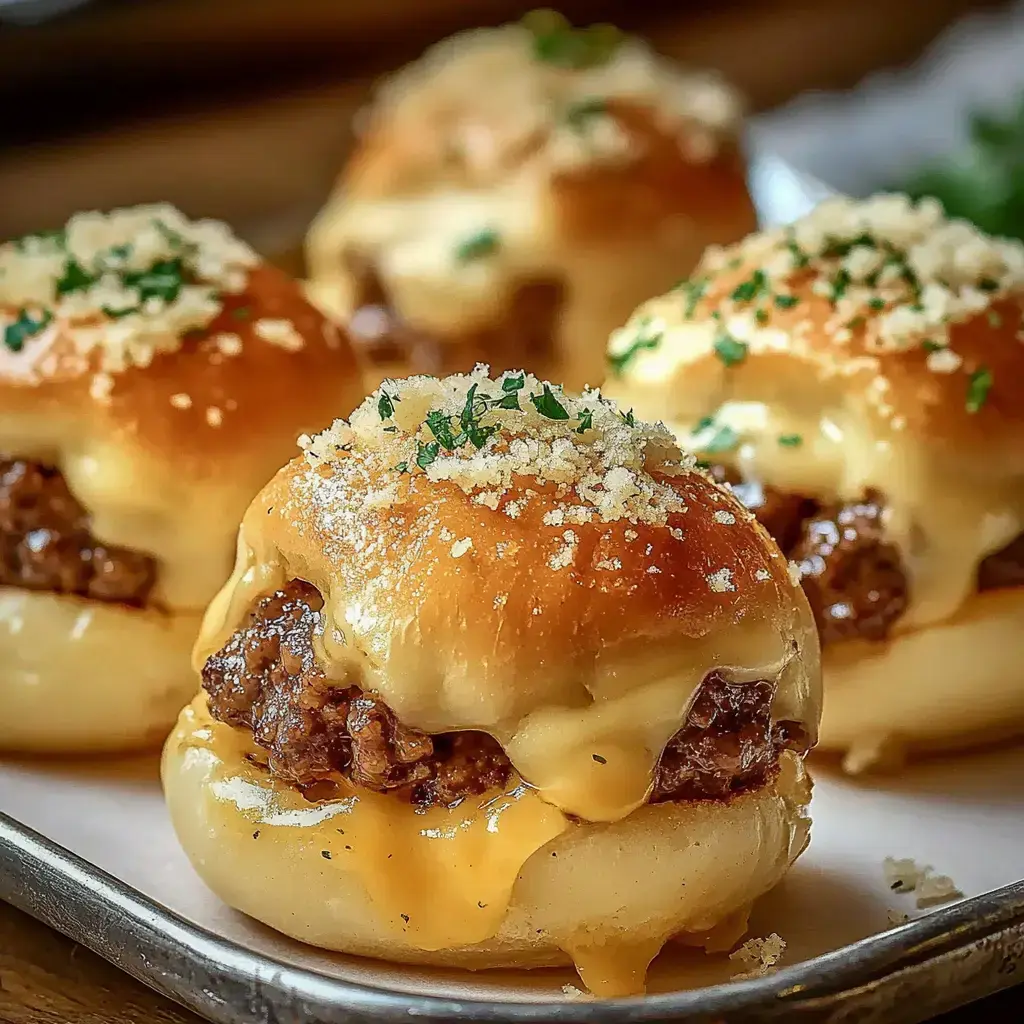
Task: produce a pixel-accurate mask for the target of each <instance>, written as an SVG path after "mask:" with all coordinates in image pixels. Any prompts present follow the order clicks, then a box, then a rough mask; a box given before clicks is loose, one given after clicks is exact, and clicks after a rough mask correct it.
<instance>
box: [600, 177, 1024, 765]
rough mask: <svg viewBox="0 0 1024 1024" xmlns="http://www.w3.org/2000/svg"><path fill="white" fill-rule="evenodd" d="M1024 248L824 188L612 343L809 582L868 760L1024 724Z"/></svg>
mask: <svg viewBox="0 0 1024 1024" xmlns="http://www.w3.org/2000/svg"><path fill="white" fill-rule="evenodd" d="M1022 309H1024V246H1022V245H1021V244H1020V243H1019V242H1016V241H1008V240H1004V239H996V238H990V237H988V236H986V235H984V234H982V233H981V232H980V231H978V230H977V229H975V228H974V227H972V226H970V225H969V224H967V223H966V222H964V221H958V220H948V219H946V218H945V217H944V216H943V214H942V211H941V209H940V208H939V206H938V205H937V204H936V203H934V202H930V201H922V202H919V203H914V202H912V201H910V200H909V199H907V198H906V197H904V196H900V195H883V196H877V197H875V198H872V199H868V200H864V201H853V200H848V199H836V200H831V201H829V202H826V203H825V204H823V205H822V206H820V207H819V208H818V209H817V210H816V211H815V212H813V213H812V214H810V215H809V216H807V217H805V218H804V219H803V220H801V221H798V222H797V223H796V224H795V225H793V226H792V227H791V228H788V229H784V230H778V231H773V232H769V233H764V234H758V235H753V236H751V237H750V238H748V239H747V240H746V241H745V242H743V243H741V244H740V245H738V246H736V247H734V248H731V249H727V250H725V251H716V252H711V253H709V254H708V256H707V258H706V259H705V260H704V262H703V265H702V266H701V267H700V268H699V269H698V272H697V275H696V276H695V277H694V278H693V279H692V280H691V281H689V282H688V283H686V284H684V285H683V286H681V287H680V288H678V289H677V290H675V291H674V292H671V293H669V294H668V295H666V296H664V297H662V298H660V299H656V300H654V301H653V302H651V303H649V304H647V305H646V306H644V307H642V308H641V309H640V310H639V311H638V312H637V314H636V315H635V317H634V318H633V319H632V320H631V321H630V323H629V325H628V326H627V327H626V328H625V329H624V330H621V331H619V332H617V333H616V334H615V335H614V336H613V338H612V342H611V348H610V359H611V381H610V385H609V386H610V390H611V391H612V392H613V393H614V394H617V395H618V396H619V397H620V399H621V400H623V401H628V402H630V403H633V404H635V405H636V407H637V409H638V411H642V413H643V415H645V416H651V417H657V418H660V419H664V420H666V421H667V422H669V423H670V424H671V425H673V426H674V428H675V429H676V432H677V433H678V434H679V435H680V436H681V437H683V438H685V441H684V443H687V444H691V445H692V446H693V447H694V448H695V449H696V450H698V451H701V452H703V455H702V458H704V459H706V460H707V461H708V462H709V463H711V464H713V470H714V472H715V473H717V474H718V475H719V477H720V478H721V479H724V480H727V481H729V482H731V483H732V485H733V488H734V493H735V494H736V495H737V496H738V497H740V498H741V499H742V500H743V501H744V502H745V503H746V504H747V505H748V506H749V507H750V508H752V509H753V510H754V512H755V514H756V515H757V516H758V518H759V519H760V520H761V521H762V522H763V523H764V525H765V526H766V527H767V528H768V530H769V531H770V532H771V533H772V534H773V535H774V536H775V537H776V539H777V540H778V541H779V543H780V545H781V546H782V548H783V550H784V551H785V552H786V554H787V555H788V556H789V557H790V558H791V559H793V561H794V563H795V565H796V567H797V569H798V571H799V573H800V575H801V577H802V580H803V586H804V589H805V591H806V592H807V596H808V598H809V599H810V602H811V606H812V608H813V609H814V612H815V616H816V618H817V622H818V627H819V629H820V632H821V640H822V644H823V648H824V653H823V662H824V674H825V695H826V696H825V708H824V718H823V722H822V741H821V745H822V746H823V747H825V748H828V749H834V750H838V751H844V752H846V754H847V755H848V756H847V766H848V767H849V768H850V769H854V770H855V769H857V768H861V767H866V766H867V765H869V764H872V763H877V764H879V765H883V764H884V763H885V762H886V761H892V760H894V759H899V758H900V757H902V756H903V755H904V754H905V753H907V752H913V751H925V750H931V749H935V748H947V747H955V746H960V745H965V744H969V743H974V742H976V741H977V740H979V739H988V738H992V737H996V736H999V735H1001V734H1006V733H1011V732H1017V731H1020V730H1021V729H1022V727H1024V685H1022V678H1024V677H1022V674H1021V668H1020V664H1019V662H1020V651H1021V643H1020V630H1021V624H1022V622H1024V534H1022V531H1024V383H1022V382H1024V324H1022Z"/></svg>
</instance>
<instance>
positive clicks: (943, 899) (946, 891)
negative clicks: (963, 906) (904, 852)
mask: <svg viewBox="0 0 1024 1024" xmlns="http://www.w3.org/2000/svg"><path fill="white" fill-rule="evenodd" d="M934 870H935V869H934V868H933V867H932V866H931V865H930V864H924V865H919V864H917V863H916V862H915V861H914V860H913V859H912V858H910V857H903V858H895V857H886V858H885V860H884V861H883V863H882V871H883V873H884V874H885V881H886V884H887V885H888V886H889V888H890V889H892V891H893V892H897V893H901V894H906V893H916V894H917V899H916V901H915V902H916V904H917V908H918V909H919V910H925V909H927V908H928V907H934V906H938V905H939V904H941V903H949V902H951V901H952V900H955V899H959V898H960V897H962V896H963V893H962V892H961V891H960V890H959V889H958V888H957V887H956V884H955V883H954V882H953V879H952V878H950V877H949V876H948V875H936V874H933V872H934Z"/></svg>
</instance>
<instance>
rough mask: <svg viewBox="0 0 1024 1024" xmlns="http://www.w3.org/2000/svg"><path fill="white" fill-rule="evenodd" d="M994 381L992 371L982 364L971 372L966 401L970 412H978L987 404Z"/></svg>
mask: <svg viewBox="0 0 1024 1024" xmlns="http://www.w3.org/2000/svg"><path fill="white" fill-rule="evenodd" d="M993 382H994V378H993V376H992V371H991V370H990V369H988V367H986V366H982V367H981V368H980V369H978V370H975V371H974V373H972V374H971V376H970V379H969V381H968V384H967V402H966V406H967V411H968V412H969V413H976V412H978V411H979V410H980V409H981V407H982V406H983V405H984V404H985V402H986V401H987V400H988V393H989V391H991V390H992V384H993Z"/></svg>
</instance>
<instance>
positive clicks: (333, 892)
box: [162, 699, 810, 996]
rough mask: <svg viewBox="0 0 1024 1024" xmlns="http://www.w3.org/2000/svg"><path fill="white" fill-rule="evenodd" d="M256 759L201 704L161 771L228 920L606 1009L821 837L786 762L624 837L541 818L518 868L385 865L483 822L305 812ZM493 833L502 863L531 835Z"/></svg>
mask: <svg viewBox="0 0 1024 1024" xmlns="http://www.w3.org/2000/svg"><path fill="white" fill-rule="evenodd" d="M254 750H255V754H256V756H258V753H259V751H258V748H254ZM246 752H253V751H250V750H248V748H247V747H246V746H245V743H244V741H243V740H242V736H241V734H240V733H239V732H238V731H237V730H232V729H230V728H229V727H228V726H225V725H222V724H220V723H219V722H214V721H213V720H212V719H211V718H210V717H209V715H208V713H207V711H206V708H205V703H204V702H203V700H202V699H198V700H197V701H196V702H195V703H194V704H192V705H191V706H189V707H187V708H186V709H185V710H184V711H183V712H182V715H181V718H180V719H179V722H178V726H177V728H176V729H175V730H174V732H173V733H172V734H171V737H170V739H169V740H168V741H167V745H166V747H165V749H164V756H163V766H162V776H163V784H164V791H165V793H166V796H167V802H168V808H169V810H170V814H171V820H172V822H173V823H174V827H175V830H176V831H177V833H178V837H179V839H180V841H181V843H182V845H183V846H184V848H185V851H186V853H187V854H188V856H189V858H190V860H191V861H192V863H193V865H194V867H195V869H196V871H197V872H198V873H199V874H200V875H201V876H202V878H203V880H204V881H205V882H206V883H207V885H209V886H210V888H211V889H213V891H214V892H215V893H216V894H217V895H218V896H220V897H221V898H222V899H223V900H224V901H225V902H226V903H228V904H229V905H230V906H232V907H235V908H237V909H239V910H242V911H244V912H245V913H247V914H249V915H251V916H252V917H254V918H256V919H257V920H259V921H262V922H263V923H265V924H268V925H270V926H271V927H273V928H276V929H277V930H279V931H282V932H284V933H285V934H286V935H290V936H292V937H293V938H296V939H300V940H301V941H303V942H309V943H312V944H313V945H316V946H320V947H323V948H326V949H336V950H340V951H343V952H347V953H354V954H357V955H360V956H372V957H379V958H381V959H386V960H391V961H397V962H401V963H421V964H436V965H441V966H446V967H461V968H469V969H479V968H487V967H543V966H549V965H557V964H565V963H571V962H574V961H575V963H576V966H577V968H578V970H579V971H580V974H581V976H582V977H583V980H584V982H585V983H586V984H587V985H588V987H590V988H591V990H592V991H593V992H594V993H595V994H600V995H603V996H614V995H630V994H634V993H636V992H638V991H642V987H643V978H644V974H645V972H646V968H647V965H648V963H649V962H650V960H651V959H652V958H653V957H654V956H655V955H656V954H657V953H658V951H659V950H660V949H661V947H662V946H663V945H664V943H665V941H666V939H668V938H669V937H675V938H677V939H680V940H682V941H685V942H687V943H689V944H692V945H697V946H705V947H707V948H709V949H710V950H712V951H716V950H719V951H720V950H725V949H729V948H730V947H731V946H732V945H733V943H734V942H736V941H737V940H738V938H739V937H740V936H741V935H742V934H743V932H744V931H745V929H746V919H747V914H748V912H749V909H750V905H751V904H752V903H753V902H754V900H756V899H757V897H759V896H760V895H762V894H763V893H764V892H766V891H767V890H769V889H770V888H772V887H773V886H774V885H775V884H776V883H777V882H778V881H779V880H780V879H781V878H782V877H783V875H784V874H785V873H786V871H787V870H788V868H789V866H790V864H791V863H792V862H793V860H795V859H796V857H797V856H798V855H799V854H800V853H801V852H802V850H803V849H804V847H805V846H806V843H807V839H808V830H809V825H810V822H809V820H808V818H807V816H806V809H807V804H808V801H809V798H810V780H809V779H808V778H807V776H806V775H805V774H804V771H803V767H802V764H801V762H800V760H799V759H798V758H796V757H795V756H794V755H792V754H790V753H788V752H787V753H786V754H784V755H783V762H782V770H781V772H780V774H779V776H778V778H777V779H775V780H774V781H773V782H771V783H770V784H768V785H767V786H765V787H764V788H763V789H760V790H757V791H755V792H752V793H748V794H745V795H743V796H740V797H737V798H736V799H734V800H732V801H729V802H728V803H718V802H715V801H697V802H693V803H663V804H656V805H651V806H646V807H642V808H640V809H638V810H636V811H634V812H633V813H632V814H630V815H629V817H627V818H625V819H623V820H622V821H619V822H616V823H614V824H611V825H595V824H591V823H589V822H585V821H580V820H577V821H572V822H562V821H559V822H558V823H557V825H552V824H550V823H548V822H547V820H546V819H545V822H544V823H545V825H547V826H548V827H547V828H542V829H541V830H540V831H539V837H540V845H538V846H537V847H536V848H535V849H531V848H529V847H528V846H527V847H524V851H523V852H524V853H525V856H524V858H523V862H522V865H521V867H520V868H519V870H518V871H515V870H513V871H512V872H511V873H509V872H508V871H506V872H504V873H503V874H502V873H500V872H498V871H496V870H495V868H494V867H493V866H492V867H491V871H493V872H494V873H493V874H491V873H489V872H487V871H485V872H484V873H482V874H481V873H480V872H479V871H478V872H476V873H474V872H473V870H472V869H473V867H474V864H472V863H468V862H467V860H466V857H467V856H468V855H469V853H470V851H464V852H463V851H459V852H456V854H455V859H454V871H452V872H450V873H449V872H446V871H445V870H444V866H443V865H444V864H445V862H446V860H447V858H446V855H445V853H443V852H442V853H441V854H440V855H439V856H438V858H437V861H436V862H432V861H430V860H427V861H426V862H424V861H421V860H419V859H415V858H410V857H409V856H402V855H401V853H400V852H396V853H395V855H393V856H390V857H389V856H388V852H389V851H392V850H395V851H401V850H402V842H403V838H404V835H405V830H406V828H407V827H409V826H408V825H407V824H406V820H407V818H412V819H414V820H415V826H416V827H417V828H418V829H420V830H423V829H430V828H432V827H437V828H439V829H442V830H444V829H450V828H451V823H452V820H453V818H454V819H455V820H457V821H458V820H463V819H465V820H468V821H470V822H474V820H475V822H478V823H479V825H478V827H481V826H482V825H483V824H484V823H485V821H486V817H485V815H481V814H480V813H479V812H478V811H477V809H476V807H475V805H474V804H473V803H472V802H471V804H470V806H469V807H468V808H467V807H465V806H464V807H463V808H462V809H461V811H462V812H461V813H459V812H449V811H443V810H439V809H437V808H435V809H433V810H430V811H427V812H425V813H423V812H420V813H416V812H413V811H412V810H411V808H408V807H404V808H403V807H402V806H401V805H400V804H399V805H398V806H397V807H396V806H395V804H396V801H395V799H394V798H393V797H379V796H375V795H374V794H366V793H365V792H364V793H362V794H360V795H359V796H358V797H357V798H356V799H355V800H354V801H353V800H352V799H351V798H348V799H346V800H344V801H334V802H327V803H320V804H310V803H309V802H308V801H306V800H305V799H304V798H303V797H301V796H300V795H299V794H298V793H297V792H296V791H295V790H294V789H291V788H290V787H288V786H287V785H285V784H284V783H282V782H280V781H277V780H274V779H273V778H272V777H270V776H268V775H266V774H263V773H260V772H258V771H255V770H254V769H253V768H252V765H251V764H250V763H249V762H247V761H246V760H245V757H244V755H245V753H246ZM518 799H519V804H518V806H516V805H515V803H514V801H513V807H512V813H515V812H516V811H518V810H533V811H534V814H535V816H538V815H539V814H542V813H543V812H537V811H536V809H534V808H529V807H528V805H529V804H530V803H531V801H533V800H536V798H535V797H533V796H532V794H530V793H529V792H528V791H527V792H526V793H524V794H522V795H521V796H520V797H519V798H518ZM382 801H383V802H385V803H386V804H387V805H388V806H387V807H381V803H382ZM523 805H527V806H526V807H524V806H523ZM374 811H379V813H380V814H382V815H383V817H384V820H385V821H386V822H387V827H386V828H385V829H384V830H383V839H382V838H381V834H380V833H378V831H377V830H376V829H373V828H368V827H367V819H366V818H365V817H363V815H367V814H372V813H373V812H374ZM506 813H507V812H506ZM498 820H499V822H500V824H498V825H496V827H495V828H494V829H493V830H492V831H491V832H489V833H487V835H488V836H489V837H490V838H491V839H492V841H493V844H494V845H497V846H499V848H500V845H504V844H508V845H510V846H511V845H513V844H516V843H517V842H521V841H522V837H523V836H524V834H525V835H529V834H530V833H529V832H528V831H527V830H526V829H524V828H523V827H522V819H520V820H519V821H515V822H514V823H513V824H514V827H513V828H512V829H511V830H510V831H506V830H505V827H504V826H505V823H506V822H507V821H508V819H507V818H505V819H498ZM369 821H370V822H372V821H373V818H372V817H371V818H370V819H369ZM470 827H471V828H472V826H470ZM552 833H554V834H553V835H552ZM549 836H550V838H548V837H549ZM474 849H475V850H476V857H477V858H478V859H479V860H482V861H484V865H482V866H485V867H486V866H487V864H488V862H489V861H490V859H491V857H496V858H498V859H500V858H501V853H500V852H499V853H497V854H494V853H492V851H491V850H490V849H488V847H487V845H486V844H485V845H484V846H483V848H482V849H481V848H480V847H475V848H474ZM325 851H326V852H327V853H328V854H329V855H330V856H329V858H327V857H324V855H323V854H324V852H325ZM486 854H490V856H486ZM482 855H483V856H482ZM506 856H507V855H506ZM499 879H500V882H499ZM502 883H503V884H502ZM506 888H507V889H508V890H509V891H505V890H506ZM499 892H500V895H499V896H497V898H496V895H497V894H498V893H499ZM482 894H483V898H481V895H482ZM489 901H493V903H492V902H489ZM420 908H422V910H421V913H420V915H417V910H420ZM403 913H404V914H405V917H406V918H408V920H403V918H402V914H403ZM446 932H447V934H446ZM460 933H461V936H464V937H468V940H469V941H466V940H465V938H463V939H462V940H461V941H460V938H459V937H458V936H459V935H460ZM424 945H426V946H427V948H424Z"/></svg>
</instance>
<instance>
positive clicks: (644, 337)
mask: <svg viewBox="0 0 1024 1024" xmlns="http://www.w3.org/2000/svg"><path fill="white" fill-rule="evenodd" d="M1022 304H1024V245H1022V244H1021V243H1020V242H1017V241H1012V240H1009V239H1001V238H991V237H989V236H987V235H984V234H983V233H982V232H981V231H979V230H978V229H977V228H975V227H974V226H972V225H971V224H969V223H967V222H966V221H963V220H951V219H947V218H946V217H945V216H944V215H943V213H942V210H941V207H940V206H939V204H938V203H937V202H935V201H933V200H927V199H926V200H922V201H920V202H914V201H912V200H910V199H908V198H907V197H906V196H903V195H879V196H875V197H873V198H871V199H867V200H863V201H858V200H852V199H845V198H838V199H830V200H828V201H826V202H824V203H822V204H821V205H820V206H819V207H818V208H817V209H816V210H814V211H813V212H812V213H811V214H809V215H808V216H806V217H804V218H803V219H802V220H799V221H797V222H796V223H795V224H793V225H792V226H790V227H786V228H780V229H777V230H774V231H770V232H763V233H760V234H755V235H751V236H750V237H748V238H747V239H746V240H744V241H743V242H741V243H739V244H738V245H736V246H733V247H731V248H728V249H714V250H711V251H709V252H708V253H707V255H706V257H705V259H704V261H703V262H702V264H701V265H700V266H699V267H698V269H697V271H696V273H695V275H694V276H693V277H692V278H691V279H690V280H689V281H688V282H685V283H684V284H683V285H681V286H679V287H678V288H677V289H676V290H675V291H673V292H671V293H669V294H668V295H666V296H663V297H662V298H660V299H655V300H654V301H652V302H650V303H647V304H645V305H644V306H642V307H641V308H640V309H639V310H638V311H637V312H636V314H635V315H634V317H633V318H632V319H631V321H630V323H629V324H627V326H626V327H625V328H623V329H622V330H621V331H618V332H616V334H615V335H614V336H613V338H612V340H611V345H610V349H609V360H610V373H611V375H612V377H613V378H616V377H620V378H622V379H623V380H624V381H625V382H626V387H627V390H628V387H629V385H630V384H631V383H633V382H636V383H637V384H640V383H641V382H643V381H647V380H655V379H665V378H666V377H667V376H673V377H676V376H678V378H679V379H680V380H682V378H683V376H684V375H685V377H686V380H687V384H686V385H685V388H686V390H687V391H690V392H692V391H695V390H698V389H707V388H709V387H716V386H719V385H720V384H722V383H723V382H724V381H726V380H734V379H740V378H743V377H744V376H746V375H749V376H751V377H752V376H754V375H757V376H765V375H767V377H768V379H769V380H772V381H774V382H775V383H776V384H781V381H782V380H783V379H784V378H794V379H798V380H800V381H802V385H803V387H804V388H807V387H808V385H811V384H812V382H813V386H815V387H817V386H818V385H823V386H826V387H828V388H835V389H838V390H840V391H844V392H847V393H848V396H847V398H846V399H845V401H847V402H849V403H850V404H855V405H857V406H858V408H859V410H860V411H861V412H862V414H863V415H864V416H869V417H871V418H873V419H874V420H876V421H878V422H877V426H878V428H879V429H886V430H889V431H892V432H894V433H896V434H903V433H905V434H909V435H913V438H914V439H915V441H916V442H919V443H924V444H928V445H935V446H940V447H944V448H951V449H953V450H954V451H957V452H963V451H965V450H971V449H972V448H973V447H974V446H979V447H980V448H982V449H983V451H984V452H985V453H987V454H988V455H991V456H996V455H998V457H999V458H1000V459H1003V458H1005V459H1007V460H1009V465H1007V466H1006V469H1007V470H1011V471H1013V472H1021V471H1024V445H1022V444H1021V441H1024V344H1022V339H1024V323H1022V308H1024V305H1022ZM695 372H696V376H694V373H695Z"/></svg>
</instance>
